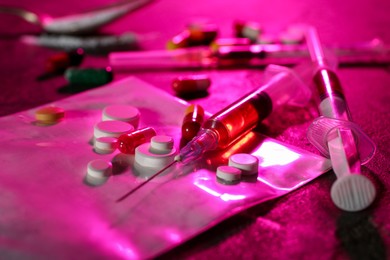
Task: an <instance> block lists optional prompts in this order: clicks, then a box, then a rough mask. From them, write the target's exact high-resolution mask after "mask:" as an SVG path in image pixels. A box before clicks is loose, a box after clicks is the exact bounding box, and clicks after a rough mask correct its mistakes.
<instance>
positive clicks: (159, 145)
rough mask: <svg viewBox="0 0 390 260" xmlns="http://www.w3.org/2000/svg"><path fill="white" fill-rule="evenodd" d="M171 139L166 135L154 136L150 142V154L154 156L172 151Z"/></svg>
mask: <svg viewBox="0 0 390 260" xmlns="http://www.w3.org/2000/svg"><path fill="white" fill-rule="evenodd" d="M173 144H174V141H173V138H172V137H170V136H166V135H156V136H153V137H152V139H151V140H150V152H151V153H155V154H167V153H170V152H171V151H172V149H173Z"/></svg>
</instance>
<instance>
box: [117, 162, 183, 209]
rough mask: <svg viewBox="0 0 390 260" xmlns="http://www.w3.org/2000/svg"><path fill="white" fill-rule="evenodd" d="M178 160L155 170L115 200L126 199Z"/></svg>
mask: <svg viewBox="0 0 390 260" xmlns="http://www.w3.org/2000/svg"><path fill="white" fill-rule="evenodd" d="M177 162H178V161H176V160H175V161H173V162H171V163H170V164H168V165H167V166H165V167H164V168H162V169H161V170H159V171H158V172H156V173H155V174H153V175H152V176H151V177H150V178H149V179H147V180H146V181H144V182H142V183H141V184H140V185H138V186H136V187H135V188H134V189H132V190H130V191H129V192H127V193H126V194H125V195H123V196H122V197H120V198H119V199H117V200H116V202H121V201H122V200H124V199H126V198H127V197H128V196H130V195H131V194H133V193H134V192H136V191H137V190H138V189H140V188H141V187H142V186H144V185H145V184H147V183H148V182H150V181H151V180H153V179H154V178H155V177H157V176H158V175H160V174H161V173H163V172H164V171H165V170H166V169H168V168H169V167H171V166H172V165H174V164H175V163H177Z"/></svg>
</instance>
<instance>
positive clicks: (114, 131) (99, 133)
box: [94, 120, 134, 139]
mask: <svg viewBox="0 0 390 260" xmlns="http://www.w3.org/2000/svg"><path fill="white" fill-rule="evenodd" d="M133 131H134V127H133V126H132V125H130V124H129V123H126V122H122V121H116V120H110V121H101V122H99V123H97V124H96V125H95V128H94V136H95V139H97V138H99V137H116V138H118V137H119V136H120V135H122V134H127V133H130V132H133Z"/></svg>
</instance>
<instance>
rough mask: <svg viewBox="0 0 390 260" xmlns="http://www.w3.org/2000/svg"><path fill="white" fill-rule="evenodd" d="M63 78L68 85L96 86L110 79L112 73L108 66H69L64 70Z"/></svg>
mask: <svg viewBox="0 0 390 260" xmlns="http://www.w3.org/2000/svg"><path fill="white" fill-rule="evenodd" d="M65 79H66V80H67V81H68V82H69V84H70V85H74V86H80V87H86V88H87V87H97V86H101V85H104V84H107V83H109V82H111V81H112V79H113V75H112V70H111V68H110V67H107V68H105V69H92V68H87V69H81V68H69V69H67V70H66V71H65Z"/></svg>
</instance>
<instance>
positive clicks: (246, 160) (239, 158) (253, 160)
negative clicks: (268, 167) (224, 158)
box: [228, 153, 259, 175]
mask: <svg viewBox="0 0 390 260" xmlns="http://www.w3.org/2000/svg"><path fill="white" fill-rule="evenodd" d="M228 164H229V166H232V167H235V168H237V169H240V170H241V171H242V175H254V174H257V173H258V168H259V160H258V159H257V157H256V156H253V155H251V154H247V153H237V154H234V155H232V156H230V157H229V163H228Z"/></svg>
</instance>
